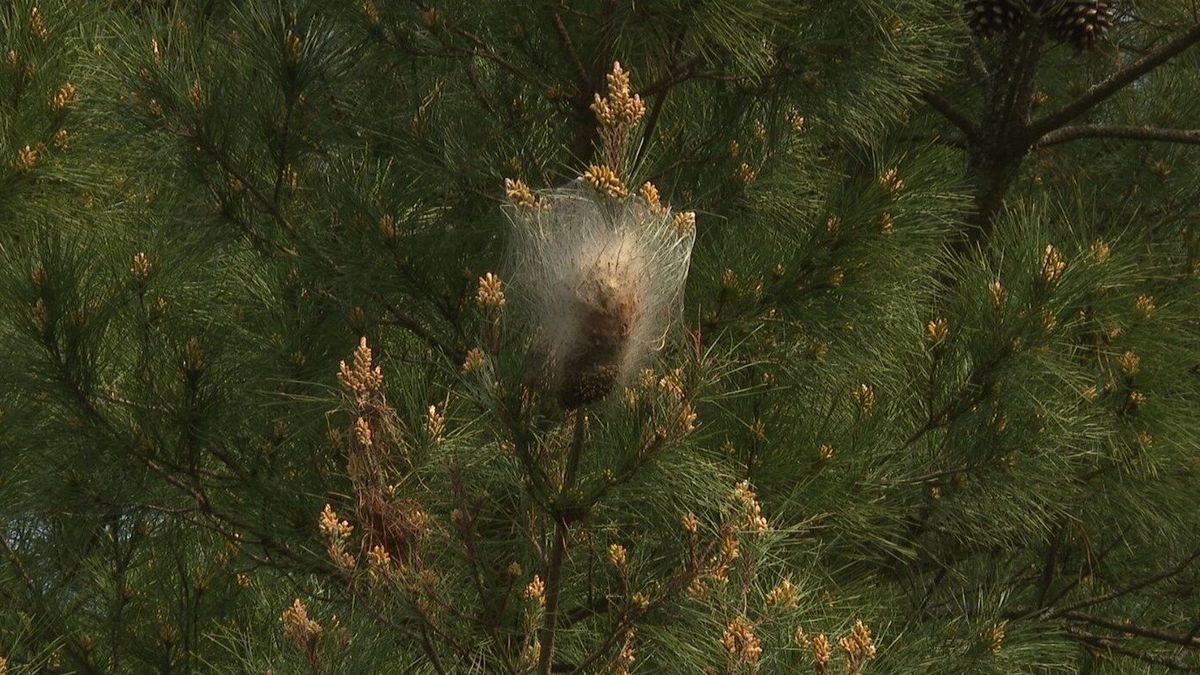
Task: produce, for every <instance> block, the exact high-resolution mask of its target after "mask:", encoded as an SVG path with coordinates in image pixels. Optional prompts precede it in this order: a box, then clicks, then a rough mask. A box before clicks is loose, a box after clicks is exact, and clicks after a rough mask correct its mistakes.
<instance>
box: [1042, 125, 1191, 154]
mask: <svg viewBox="0 0 1200 675" xmlns="http://www.w3.org/2000/svg"><path fill="white" fill-rule="evenodd" d="M1080 138H1119V139H1125V140H1131V141H1159V142H1164V143H1192V144H1196V145H1200V129H1160V128H1158V127H1138V126H1132V125H1121V124H1115V125H1103V124H1089V125H1084V126H1076V127H1062V128H1061V129H1056V130H1054V131H1051V132H1049V133H1047V134H1046V135H1045V136H1042V137H1041V138H1040V139H1038V141H1037V142H1036V144H1035V146H1036V147H1039V148H1046V147H1049V146H1051V145H1058V144H1059V143H1066V142H1068V141H1074V140H1078V139H1080Z"/></svg>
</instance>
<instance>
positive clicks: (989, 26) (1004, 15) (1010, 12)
mask: <svg viewBox="0 0 1200 675" xmlns="http://www.w3.org/2000/svg"><path fill="white" fill-rule="evenodd" d="M963 12H964V13H966V15H967V25H968V26H970V27H971V32H972V33H974V34H976V35H978V36H979V37H984V38H987V37H991V36H993V35H995V34H997V33H1003V32H1005V31H1008V30H1010V29H1012V28H1015V27H1016V26H1019V25H1020V24H1021V18H1022V12H1021V3H1020V0H965V1H964V2H963Z"/></svg>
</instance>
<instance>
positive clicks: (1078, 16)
mask: <svg viewBox="0 0 1200 675" xmlns="http://www.w3.org/2000/svg"><path fill="white" fill-rule="evenodd" d="M1052 5H1053V7H1052V8H1051V9H1050V14H1049V16H1047V17H1046V18H1047V27H1048V28H1049V30H1050V34H1051V35H1053V36H1054V39H1056V40H1060V41H1062V42H1068V43H1070V44H1072V45H1075V48H1076V49H1080V50H1083V49H1092V48H1093V47H1095V46H1096V43H1097V42H1098V41H1100V40H1102V39H1104V36H1105V34H1106V33H1107V32H1108V28H1109V27H1110V26H1112V24H1113V15H1114V14H1115V10H1116V3H1115V2H1106V1H1105V0H1068V1H1067V2H1058V3H1052Z"/></svg>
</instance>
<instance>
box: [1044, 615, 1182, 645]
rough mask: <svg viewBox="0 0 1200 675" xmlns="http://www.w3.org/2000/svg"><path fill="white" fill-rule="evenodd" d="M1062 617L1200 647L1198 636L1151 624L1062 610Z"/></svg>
mask: <svg viewBox="0 0 1200 675" xmlns="http://www.w3.org/2000/svg"><path fill="white" fill-rule="evenodd" d="M1063 617H1064V618H1067V619H1071V620H1072V621H1082V622H1083V623H1090V624H1092V625H1093V626H1100V627H1102V628H1109V629H1112V630H1115V631H1119V632H1122V633H1130V634H1133V635H1139V636H1141V637H1145V638H1150V639H1153V640H1159V641H1161V642H1170V643H1172V644H1177V645H1182V646H1184V647H1188V648H1191V649H1200V638H1196V637H1194V636H1192V637H1189V636H1187V635H1183V634H1180V633H1171V632H1169V631H1165V630H1162V629H1159V628H1154V627H1152V626H1141V625H1138V624H1135V623H1132V622H1125V621H1114V620H1113V619H1109V618H1107V617H1103V616H1095V615H1094V614H1085V613H1083V612H1064V613H1063Z"/></svg>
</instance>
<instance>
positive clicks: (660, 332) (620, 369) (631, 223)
mask: <svg viewBox="0 0 1200 675" xmlns="http://www.w3.org/2000/svg"><path fill="white" fill-rule="evenodd" d="M505 213H506V214H507V215H508V217H509V220H510V221H511V223H512V227H513V236H512V238H511V240H510V242H511V243H510V248H509V256H508V257H509V261H508V262H509V267H510V272H509V288H510V289H511V291H512V293H513V297H514V300H515V308H517V310H518V311H519V312H520V313H521V315H522V316H523V318H524V319H525V320H526V321H528V322H529V324H530V325H531V326H532V327H533V329H534V331H535V333H534V335H535V337H534V346H533V350H532V353H533V354H534V355H535V356H534V358H535V359H536V361H537V362H538V367H539V368H540V369H541V376H542V378H543V382H544V384H545V385H546V386H547V387H548V388H549V389H550V390H551V391H552V392H553V395H554V396H555V397H556V398H557V400H558V402H559V404H561V405H562V406H563V407H564V408H567V409H574V408H578V407H580V406H583V405H587V404H589V403H593V402H595V401H599V400H600V399H602V398H604V397H605V396H606V395H607V394H608V393H609V392H611V391H612V390H613V389H614V388H616V387H617V385H619V384H621V383H622V382H624V381H626V380H627V378H628V377H629V376H630V375H631V374H632V373H635V372H637V370H638V369H639V368H640V367H641V366H642V364H643V363H644V362H645V361H646V360H647V359H648V358H649V357H650V356H651V355H653V354H654V353H655V352H656V351H658V350H659V349H661V348H662V347H663V345H664V344H665V343H666V339H667V334H668V332H669V330H670V328H671V324H672V323H673V322H674V320H675V319H676V317H677V316H678V314H679V312H680V305H681V302H682V297H683V285H684V281H685V280H686V279H687V272H688V263H689V260H690V258H691V252H692V243H693V241H694V240H695V228H694V227H693V226H692V223H693V220H692V219H691V218H690V217H689V216H690V214H686V215H685V214H672V212H671V211H670V209H669V208H666V207H664V206H662V205H659V204H648V203H647V202H646V201H645V200H642V199H638V198H636V197H634V198H627V199H621V200H617V199H612V198H610V197H607V196H604V195H601V194H599V193H597V192H596V191H595V190H594V189H592V188H591V187H590V186H589V185H588V184H587V183H585V182H583V181H582V180H576V181H573V182H572V183H570V184H568V185H567V186H565V187H561V188H556V189H551V190H542V191H539V192H538V194H537V198H536V200H534V202H533V204H532V205H525V206H520V205H512V204H510V205H508V206H507V207H506V208H505Z"/></svg>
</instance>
